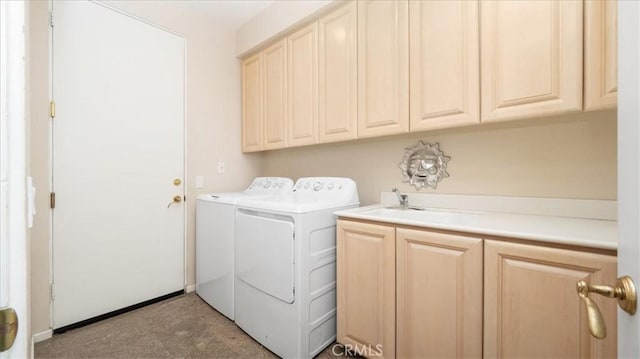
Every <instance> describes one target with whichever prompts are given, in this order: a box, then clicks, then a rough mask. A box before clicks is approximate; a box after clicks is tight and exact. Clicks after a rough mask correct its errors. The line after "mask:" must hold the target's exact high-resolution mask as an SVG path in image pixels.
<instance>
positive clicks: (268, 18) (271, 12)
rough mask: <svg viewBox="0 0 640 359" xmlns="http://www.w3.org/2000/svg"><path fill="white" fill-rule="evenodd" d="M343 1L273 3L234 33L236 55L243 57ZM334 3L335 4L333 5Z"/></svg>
mask: <svg viewBox="0 0 640 359" xmlns="http://www.w3.org/2000/svg"><path fill="white" fill-rule="evenodd" d="M343 1H344V0H314V1H274V2H273V3H272V4H271V5H269V6H268V7H267V8H266V9H264V10H262V11H261V12H260V13H259V14H258V15H256V16H255V17H253V18H252V19H251V20H249V21H247V22H246V23H245V24H243V25H242V26H240V27H239V28H238V30H237V31H236V53H237V54H238V56H244V55H246V54H247V53H249V52H251V51H252V50H253V49H255V48H256V47H257V46H261V45H262V44H263V43H264V42H266V41H269V40H270V39H272V38H274V37H276V36H278V35H280V34H282V33H283V32H285V31H287V30H288V29H289V28H291V27H294V26H296V25H297V24H300V23H302V22H304V21H306V20H307V19H310V18H313V16H315V15H316V14H317V13H319V12H321V11H324V9H326V8H328V7H329V6H336V5H338V3H340V2H343ZM334 3H335V4H334Z"/></svg>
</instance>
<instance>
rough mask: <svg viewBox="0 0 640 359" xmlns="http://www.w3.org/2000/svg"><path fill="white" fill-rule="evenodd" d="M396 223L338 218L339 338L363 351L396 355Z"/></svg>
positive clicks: (376, 355) (387, 355) (367, 353)
mask: <svg viewBox="0 0 640 359" xmlns="http://www.w3.org/2000/svg"><path fill="white" fill-rule="evenodd" d="M395 236H396V229H395V227H394V226H388V225H378V224H365V223H359V222H350V221H342V220H339V221H338V233H337V243H336V244H337V261H338V262H337V287H338V302H337V310H338V334H337V335H338V342H339V343H342V344H344V345H345V347H346V348H347V349H349V350H351V351H354V352H357V353H359V354H361V355H365V356H371V357H373V356H375V357H380V358H393V357H395V352H396V350H395V340H396V330H395V329H396V323H395V321H396V313H395V310H396V289H395V280H396V273H395V259H396V251H395Z"/></svg>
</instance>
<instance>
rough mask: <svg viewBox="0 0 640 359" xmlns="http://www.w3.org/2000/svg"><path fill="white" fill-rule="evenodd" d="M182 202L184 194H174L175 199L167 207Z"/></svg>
mask: <svg viewBox="0 0 640 359" xmlns="http://www.w3.org/2000/svg"><path fill="white" fill-rule="evenodd" d="M180 202H182V196H180V195H177V196H174V197H173V201H171V202H169V204H168V205H167V208H169V207H171V205H172V204H176V203H180Z"/></svg>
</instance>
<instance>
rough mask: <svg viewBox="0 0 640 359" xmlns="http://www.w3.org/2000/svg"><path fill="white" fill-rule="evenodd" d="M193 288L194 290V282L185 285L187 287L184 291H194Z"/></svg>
mask: <svg viewBox="0 0 640 359" xmlns="http://www.w3.org/2000/svg"><path fill="white" fill-rule="evenodd" d="M195 290H196V285H195V284H191V285H188V286H187V288H186V289H185V292H187V293H191V292H195Z"/></svg>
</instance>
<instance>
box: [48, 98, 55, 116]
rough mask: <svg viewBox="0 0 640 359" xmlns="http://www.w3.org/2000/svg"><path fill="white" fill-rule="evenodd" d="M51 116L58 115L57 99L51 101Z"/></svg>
mask: <svg viewBox="0 0 640 359" xmlns="http://www.w3.org/2000/svg"><path fill="white" fill-rule="evenodd" d="M49 116H50V117H51V118H54V117H56V102H55V101H51V102H50V103H49Z"/></svg>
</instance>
